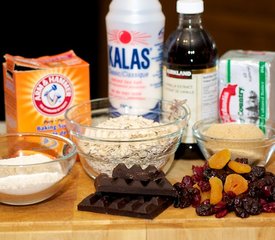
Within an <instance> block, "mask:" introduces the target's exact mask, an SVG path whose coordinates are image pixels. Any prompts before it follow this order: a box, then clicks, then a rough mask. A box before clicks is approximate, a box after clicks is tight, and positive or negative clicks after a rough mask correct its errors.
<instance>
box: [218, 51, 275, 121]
mask: <svg viewBox="0 0 275 240" xmlns="http://www.w3.org/2000/svg"><path fill="white" fill-rule="evenodd" d="M219 112H220V115H221V116H222V117H227V118H232V116H234V115H241V116H245V117H246V118H248V119H249V120H250V122H254V123H259V124H264V123H265V122H266V121H269V120H272V121H274V120H275V52H260V51H244V50H231V51H228V52H226V53H225V54H224V55H223V56H221V58H220V62H219Z"/></svg>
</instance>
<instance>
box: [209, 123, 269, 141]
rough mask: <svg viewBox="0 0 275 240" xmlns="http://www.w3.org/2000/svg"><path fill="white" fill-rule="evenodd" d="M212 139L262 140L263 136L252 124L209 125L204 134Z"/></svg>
mask: <svg viewBox="0 0 275 240" xmlns="http://www.w3.org/2000/svg"><path fill="white" fill-rule="evenodd" d="M204 134H205V135H206V136H208V137H212V138H224V139H262V138H264V134H263V132H262V131H261V129H260V128H258V127H257V126H256V125H253V124H250V123H248V124H245V123H244V124H235V123H216V124H213V125H211V126H210V127H209V128H208V129H207V130H206V131H205V133H204Z"/></svg>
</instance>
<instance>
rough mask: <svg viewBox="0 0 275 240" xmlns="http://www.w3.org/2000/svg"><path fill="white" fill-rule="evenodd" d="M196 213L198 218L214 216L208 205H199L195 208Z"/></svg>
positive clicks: (210, 206)
mask: <svg viewBox="0 0 275 240" xmlns="http://www.w3.org/2000/svg"><path fill="white" fill-rule="evenodd" d="M196 213H197V215H199V216H211V215H213V214H214V210H213V207H212V205H211V204H210V203H201V204H200V205H199V206H197V207H196Z"/></svg>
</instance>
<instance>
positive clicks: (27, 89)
mask: <svg viewBox="0 0 275 240" xmlns="http://www.w3.org/2000/svg"><path fill="white" fill-rule="evenodd" d="M4 58H5V60H6V61H5V62H4V63H3V76H4V94H5V117H6V127H7V132H8V133H13V132H48V133H54V134H59V135H63V136H68V134H67V130H66V126H65V120H64V113H65V111H66V109H68V108H69V107H70V106H72V105H75V104H78V103H81V102H83V101H86V100H89V99H90V78H89V64H88V63H87V62H86V61H84V60H82V59H81V58H79V57H78V56H76V54H75V53H74V51H73V50H70V51H68V52H64V53H61V54H57V55H53V56H43V57H39V58H25V57H21V56H12V55H9V54H5V55H4Z"/></svg>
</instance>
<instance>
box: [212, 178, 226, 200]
mask: <svg viewBox="0 0 275 240" xmlns="http://www.w3.org/2000/svg"><path fill="white" fill-rule="evenodd" d="M209 183H210V186H211V190H210V203H211V204H217V203H218V202H220V201H221V200H222V192H223V184H222V180H221V179H219V178H218V177H211V178H210V179H209Z"/></svg>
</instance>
